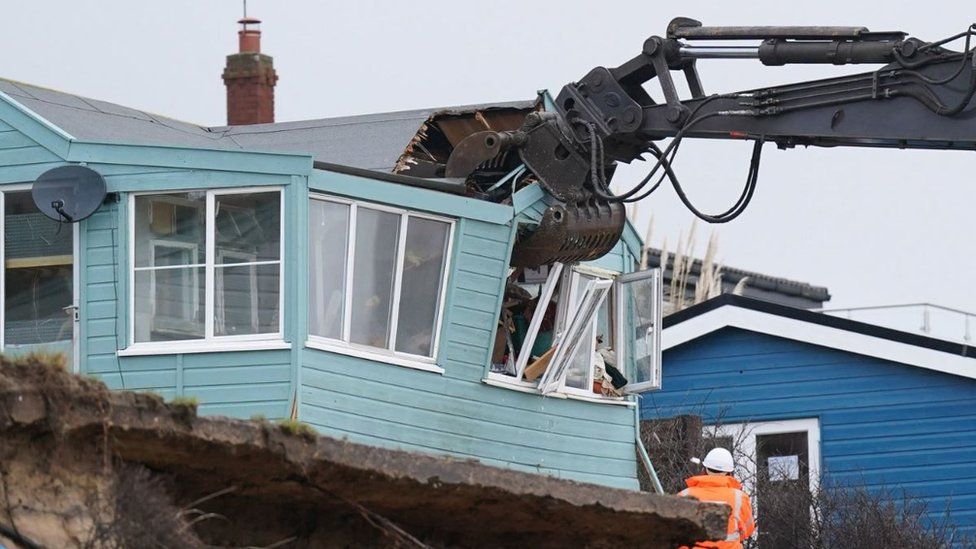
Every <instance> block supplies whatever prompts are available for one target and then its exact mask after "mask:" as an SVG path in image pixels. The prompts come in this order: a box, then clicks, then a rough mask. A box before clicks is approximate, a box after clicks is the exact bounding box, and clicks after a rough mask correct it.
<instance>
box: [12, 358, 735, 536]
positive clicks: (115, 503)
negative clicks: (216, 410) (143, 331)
mask: <svg viewBox="0 0 976 549" xmlns="http://www.w3.org/2000/svg"><path fill="white" fill-rule="evenodd" d="M0 480H2V482H0V534H3V535H4V536H6V538H3V537H0V540H2V542H3V543H7V545H8V546H13V547H16V546H18V544H19V545H21V546H25V547H29V546H30V544H31V543H34V544H36V546H40V547H149V546H157V547H181V548H182V547H195V546H226V547H242V546H251V547H364V546H376V547H387V546H402V547H423V546H431V547H506V546H510V547H515V546H520V547H524V546H535V547H565V546H574V547H611V546H612V547H620V546H637V547H674V546H676V545H678V544H682V543H688V542H691V541H693V540H695V539H706V538H709V537H711V538H715V537H718V536H722V535H724V531H725V521H726V517H727V512H728V511H727V509H726V508H725V507H724V506H720V505H714V504H701V503H697V502H694V501H688V500H683V499H678V498H672V497H664V496H655V495H651V494H647V493H640V492H631V491H626V490H616V489H610V488H604V487H601V486H595V485H589V484H581V483H575V482H569V481H562V480H558V479H553V478H548V477H543V476H540V475H531V474H525V473H519V472H515V471H509V470H504V469H497V468H493V467H486V466H484V465H481V464H479V463H477V462H474V461H462V460H455V459H449V458H441V457H434V456H427V455H418V454H411V453H407V452H400V451H394V450H384V449H379V448H373V447H369V446H362V445H358V444H352V443H350V442H347V441H343V440H336V439H331V438H326V437H319V436H316V435H315V434H314V433H311V432H309V431H307V430H304V429H301V428H297V427H296V426H295V425H279V424H272V423H268V422H260V421H251V422H247V421H237V420H230V419H226V418H200V417H197V416H196V413H195V409H194V407H193V406H192V405H168V404H165V403H164V402H163V401H162V400H161V399H160V398H158V397H156V396H153V395H147V394H135V393H129V392H109V391H108V390H107V389H106V388H105V387H104V386H103V385H102V384H101V383H99V382H96V381H92V380H89V379H85V378H81V377H78V376H73V375H70V374H67V373H65V372H64V371H63V370H61V369H60V368H59V367H57V366H52V365H51V360H50V359H48V358H44V357H28V358H26V359H22V360H19V361H16V362H11V361H8V360H6V359H2V358H0ZM17 538H19V543H11V542H10V540H15V539H17Z"/></svg>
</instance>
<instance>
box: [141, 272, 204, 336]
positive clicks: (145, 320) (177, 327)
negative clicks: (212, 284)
mask: <svg viewBox="0 0 976 549" xmlns="http://www.w3.org/2000/svg"><path fill="white" fill-rule="evenodd" d="M203 280H204V268H203V267H178V268H170V269H153V270H142V271H136V272H135V288H134V290H135V291H134V292H133V293H134V295H135V319H134V325H135V334H134V335H135V341H136V343H140V342H149V341H173V340H181V339H202V338H203V337H204V323H203V319H204V312H203V311H204V290H203Z"/></svg>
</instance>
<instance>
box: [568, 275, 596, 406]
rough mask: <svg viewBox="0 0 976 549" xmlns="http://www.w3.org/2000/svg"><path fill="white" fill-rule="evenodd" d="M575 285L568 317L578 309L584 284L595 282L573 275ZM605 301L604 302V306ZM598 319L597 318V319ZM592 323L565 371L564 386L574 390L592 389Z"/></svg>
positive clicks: (583, 276)
mask: <svg viewBox="0 0 976 549" xmlns="http://www.w3.org/2000/svg"><path fill="white" fill-rule="evenodd" d="M574 278H575V284H574V287H573V291H572V296H573V297H572V299H573V301H572V303H571V304H570V309H569V316H568V317H567V318H569V317H571V316H572V314H573V313H574V312H575V311H576V308H577V307H579V304H580V301H581V300H582V299H583V289H584V288H586V283H587V282H589V281H591V280H596V279H597V278H596V277H594V276H589V275H584V274H579V273H574ZM605 303H606V300H605V301H604V304H605ZM603 307H604V306H603V305H601V306H600V310H603ZM598 318H599V317H598ZM593 329H594V323H593V322H590V324H589V325H588V326H587V327H586V329H585V330H583V335H584V337H585V338H586V341H583V342H582V343H581V344H580V346H579V348H577V350H576V352H575V353H574V354H573V356H572V358H571V359H570V363H569V369H568V370H567V371H566V386H567V387H572V388H574V389H583V390H590V389H592V387H593V374H592V373H591V368H590V367H591V366H592V364H593V350H594V348H595V347H594V344H595V343H596V340H595V335H594V333H593Z"/></svg>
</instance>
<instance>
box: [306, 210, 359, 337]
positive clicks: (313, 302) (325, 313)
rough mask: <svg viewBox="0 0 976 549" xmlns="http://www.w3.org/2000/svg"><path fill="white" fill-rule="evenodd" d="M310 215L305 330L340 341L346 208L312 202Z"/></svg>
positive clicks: (347, 212)
mask: <svg viewBox="0 0 976 549" xmlns="http://www.w3.org/2000/svg"><path fill="white" fill-rule="evenodd" d="M308 216H309V230H308V233H309V234H308V242H309V260H308V280H309V295H308V298H309V299H308V301H309V304H308V307H309V309H308V331H309V333H310V334H312V335H317V336H322V337H328V338H332V339H340V338H342V318H343V310H344V305H345V295H346V294H345V280H346V255H347V254H348V240H349V205H347V204H338V203H335V202H326V201H323V200H312V201H311V202H310V203H309V208H308Z"/></svg>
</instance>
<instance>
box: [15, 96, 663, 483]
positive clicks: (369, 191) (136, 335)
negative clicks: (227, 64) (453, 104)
mask: <svg viewBox="0 0 976 549" xmlns="http://www.w3.org/2000/svg"><path fill="white" fill-rule="evenodd" d="M542 108H545V105H544V104H543V103H542V102H541V101H528V102H520V103H513V104H501V105H490V106H480V107H465V108H459V109H447V110H439V111H433V110H430V111H411V112H404V113H393V114H387V115H368V116H362V117H350V118H341V119H329V120H313V121H305V122H289V123H279V124H258V125H251V126H235V127H220V128H208V127H202V126H198V125H194V124H189V123H186V122H180V121H177V120H173V119H168V118H164V117H160V116H157V115H153V114H149V113H146V112H143V111H139V110H136V109H130V108H127V107H123V106H120V105H115V104H111V103H106V102H102V101H97V100H93V99H88V98H83V97H79V96H75V95H71V94H67V93H62V92H56V91H52V90H48V89H44V88H40V87H36V86H31V85H27V84H23V83H18V82H12V81H6V80H0V201H2V208H3V212H4V215H3V216H2V220H3V221H2V222H3V224H4V225H3V227H4V230H3V235H4V238H3V242H4V248H3V252H2V253H3V254H4V257H3V265H4V268H3V270H2V271H3V276H4V280H5V284H4V287H5V291H4V292H3V296H2V298H0V299H2V300H3V301H2V304H0V310H2V311H3V315H4V317H3V318H2V319H0V322H2V324H3V326H2V333H3V340H2V341H0V345H2V349H3V352H5V353H18V352H26V351H31V350H39V349H40V350H56V351H63V352H65V353H66V354H67V355H68V356H69V357H70V363H71V365H72V368H73V369H74V370H75V371H77V372H80V373H81V374H85V375H90V376H96V377H98V378H99V379H101V380H103V381H104V382H105V383H107V384H108V385H109V386H110V387H112V388H116V389H123V388H124V389H129V390H139V391H153V392H155V393H158V394H160V395H162V396H163V397H165V398H167V399H171V398H174V397H194V398H196V399H198V401H199V411H200V413H203V414H222V415H228V416H235V417H241V418H249V417H252V416H258V415H260V416H264V417H266V418H268V419H283V418H295V419H297V420H299V421H302V422H306V423H308V424H310V425H312V426H314V427H315V428H316V429H318V430H319V431H320V432H322V433H323V434H326V435H331V436H335V437H348V439H350V440H352V441H356V442H360V443H367V444H373V445H378V446H384V447H394V448H401V449H406V450H411V451H419V452H430V453H436V454H446V455H451V456H456V457H459V458H471V459H476V460H479V461H481V462H484V463H486V464H489V465H495V466H501V467H509V468H515V469H519V470H524V471H533V472H538V473H541V474H546V475H553V476H558V477H562V478H569V479H575V480H580V481H587V482H593V483H599V484H603V485H609V486H617V487H626V488H636V487H637V485H638V483H637V469H638V466H639V458H638V457H637V456H638V455H640V454H639V452H637V451H635V450H637V449H639V446H640V443H639V441H638V440H637V436H636V431H637V425H638V419H637V407H636V400H635V397H632V396H631V397H628V396H613V395H610V396H606V395H604V394H603V393H602V392H599V391H598V390H597V389H595V388H594V387H593V385H592V383H591V378H592V377H593V370H592V368H593V366H592V365H591V364H590V362H589V361H588V360H584V361H582V363H579V364H576V365H572V366H570V367H568V368H567V370H566V371H564V372H562V373H556V374H554V375H549V376H548V378H547V377H546V376H543V378H542V379H543V380H544V381H545V382H546V383H547V385H546V386H545V387H540V385H539V381H538V380H535V381H526V380H524V379H522V377H521V376H519V377H516V376H513V375H511V371H510V368H509V366H512V365H513V364H514V363H515V360H514V357H513V356H511V355H512V353H511V352H507V353H506V352H504V351H505V349H506V348H508V349H512V350H515V347H514V346H513V345H511V344H508V343H507V342H506V340H507V338H506V337H505V334H500V333H499V324H500V322H499V320H500V311H502V310H503V307H504V305H505V301H504V300H505V294H506V288H507V287H510V286H511V285H512V284H513V283H520V284H521V286H522V290H523V291H526V292H529V293H531V292H533V291H535V292H541V291H546V292H549V293H554V292H555V293H558V295H559V296H560V297H559V299H558V300H557V303H556V304H555V305H553V307H557V308H558V314H557V315H556V316H555V322H556V323H557V326H556V328H555V329H556V330H561V329H563V327H568V326H569V325H570V324H571V323H572V322H573V321H574V320H576V319H575V318H574V317H573V313H572V312H570V309H569V307H568V304H569V303H572V302H573V300H574V299H575V300H577V301H578V300H582V299H584V298H585V297H586V295H589V294H587V292H588V291H590V290H591V289H592V288H597V287H598V286H600V284H603V286H600V288H604V290H605V291H604V293H603V294H601V295H603V296H605V295H611V296H613V297H611V298H610V299H604V300H603V301H601V302H599V306H598V309H599V310H598V311H596V310H595V311H594V312H593V315H594V317H596V316H599V319H598V320H591V321H590V323H589V324H586V322H585V319H584V320H582V321H579V322H578V323H579V324H580V326H579V329H580V330H581V331H582V330H586V329H589V330H597V329H598V328H597V326H598V327H599V329H601V332H602V334H603V336H604V339H607V338H609V339H610V340H611V341H612V340H617V341H623V339H624V338H625V337H628V336H625V335H624V334H628V333H629V334H633V333H635V332H634V329H635V328H640V329H641V330H644V329H645V328H646V326H645V327H636V326H635V324H634V323H635V322H636V321H635V316H634V315H633V314H629V313H628V311H631V312H632V307H630V306H629V305H627V303H626V302H625V301H623V299H624V294H628V295H630V294H634V293H635V291H636V290H634V289H633V288H631V289H629V290H625V289H624V286H622V284H623V282H624V278H625V277H623V275H625V274H627V273H630V272H632V271H634V270H635V267H636V265H637V263H638V259H639V254H640V248H641V245H642V244H641V241H640V238H639V237H638V236H637V234H636V233H635V232H634V230H633V228H632V227H630V226H629V225H627V226H626V227H625V230H624V234H623V237H622V239H621V240H620V242H619V243H618V244H617V245H616V247H615V248H614V249H613V250H612V251H611V252H610V253H608V254H606V255H605V256H603V257H601V258H600V259H598V260H595V261H592V262H589V263H586V264H582V265H565V266H563V265H561V264H560V265H558V266H556V265H554V266H550V267H551V268H549V269H548V270H547V271H545V272H541V273H535V275H534V276H536V281H535V282H534V283H533V282H531V280H530V279H531V277H528V276H526V277H525V278H524V279H520V280H511V279H512V276H513V269H512V268H511V267H510V266H509V263H510V261H509V260H510V256H511V254H512V249H513V245H514V243H515V241H516V238H517V237H518V234H519V232H520V231H525V230H531V229H532V227H533V226H534V224H537V223H538V222H539V219H540V217H541V215H542V212H544V211H545V209H546V208H547V206H548V204H549V203H550V202H551V198H550V197H549V196H548V195H547V194H546V193H545V192H544V191H543V190H542V189H541V188H540V187H539V185H538V184H537V183H530V184H525V182H524V180H520V181H519V183H520V187H519V188H518V190H517V191H516V192H514V193H513V194H512V195H511V196H510V198H509V199H508V200H506V201H503V202H494V201H490V200H485V199H482V198H479V197H472V196H466V195H465V194H464V193H463V191H462V192H459V191H458V189H457V184H456V183H451V182H449V181H444V180H438V179H436V178H423V177H418V176H416V175H412V174H413V173H415V172H416V171H417V170H419V169H420V168H418V166H420V165H421V164H422V162H421V160H418V158H420V156H421V155H420V153H419V152H418V151H420V150H421V149H423V150H424V151H425V152H430V151H434V152H435V153H436V151H435V148H436V147H442V148H443V147H445V146H447V145H444V143H446V142H447V141H445V140H444V139H442V141H444V143H441V142H436V139H435V137H437V136H435V135H434V134H435V133H436V132H440V133H438V134H437V135H438V136H441V137H443V136H445V135H446V136H449V135H450V134H451V132H452V131H455V130H458V127H462V126H464V125H465V124H469V123H470V122H471V120H474V119H476V118H477V117H480V118H477V119H478V120H489V121H490V120H495V119H499V120H501V119H506V117H508V118H509V119H520V118H519V117H524V114H525V113H526V112H528V111H529V110H531V109H542ZM476 113H477V117H476ZM452 124H453V125H452ZM435 130H436V131H435ZM441 137H437V138H438V139H441ZM411 154H413V156H411ZM68 164H74V165H84V166H87V167H89V168H91V169H93V170H95V171H96V172H98V173H99V174H101V175H102V176H103V177H104V179H105V181H106V184H107V188H108V197H107V199H106V200H105V202H104V203H103V204H102V205H101V206H100V208H99V209H98V210H97V211H96V212H95V214H94V215H92V216H91V217H89V218H87V219H85V220H83V221H81V222H79V223H76V224H64V225H61V224H59V223H57V222H54V221H51V220H49V219H46V218H44V217H43V216H40V215H39V214H38V210H37V208H36V206H34V204H33V202H32V200H31V197H30V192H29V191H30V187H31V182H32V181H34V180H35V179H36V178H37V177H38V176H39V175H40V174H42V173H44V172H45V171H47V170H49V169H51V168H54V167H58V166H63V165H68ZM411 170H413V171H411ZM515 183H516V182H515V181H514V180H508V181H507V182H506V181H503V182H502V184H511V185H515ZM558 271H561V273H560V272H558ZM547 273H548V274H547ZM554 273H555V274H554ZM641 276H642V275H641ZM641 276H638V277H636V278H637V279H641ZM637 282H639V280H638V281H637ZM635 283H636V282H635ZM533 284H534V286H533ZM597 291H598V290H593V291H592V292H590V293H593V295H596V293H595V292H597ZM594 299H595V298H594ZM620 303H622V304H623V305H614V304H620ZM581 333H582V332H581ZM591 333H592V332H591ZM641 333H644V332H641ZM584 339H586V338H584ZM589 339H590V342H588V343H586V344H581V346H580V349H582V348H583V347H587V346H588V345H595V343H593V341H592V338H589ZM629 343H630V345H631V349H630V351H627V352H624V347H626V345H619V347H621V348H620V349H617V351H618V355H617V356H618V357H620V366H621V369H622V370H624V373H625V374H626V375H627V376H628V377H630V379H631V380H632V381H639V382H642V383H645V384H650V385H653V384H654V383H655V382H656V381H655V380H654V379H653V374H654V372H653V370H652V369H650V366H649V365H650V364H651V362H650V358H649V355H648V353H646V352H641V351H640V350H639V349H637V347H635V344H638V345H637V346H638V347H639V346H640V345H643V343H644V342H643V341H640V342H635V341H634V338H633V337H631V339H630V340H629ZM499 348H501V349H502V351H503V352H501V353H499V352H498V350H499ZM645 350H646V347H645ZM593 351H594V350H593V348H592V347H591V348H589V349H586V350H585V351H583V350H581V351H580V353H584V352H587V353H589V354H593ZM499 356H504V358H503V359H500V358H499ZM499 362H505V363H502V364H500V363H499ZM525 362H526V360H523V361H521V363H520V365H519V367H520V368H522V369H524V368H525V367H526V364H524V363H525ZM547 373H548V372H547ZM573 375H576V377H575V378H574V377H573ZM574 379H575V380H576V381H574ZM543 393H545V394H543Z"/></svg>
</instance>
